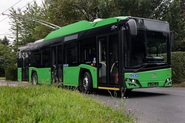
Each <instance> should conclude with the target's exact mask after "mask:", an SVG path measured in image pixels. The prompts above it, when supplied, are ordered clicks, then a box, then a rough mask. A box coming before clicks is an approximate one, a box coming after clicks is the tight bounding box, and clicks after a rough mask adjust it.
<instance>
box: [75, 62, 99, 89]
mask: <svg viewBox="0 0 185 123" xmlns="http://www.w3.org/2000/svg"><path fill="white" fill-rule="evenodd" d="M79 67H80V69H82V68H83V69H87V70H89V71H90V73H91V76H92V83H93V88H97V87H98V85H97V80H98V79H97V68H95V67H93V66H90V65H86V64H81V65H80V66H79Z"/></svg>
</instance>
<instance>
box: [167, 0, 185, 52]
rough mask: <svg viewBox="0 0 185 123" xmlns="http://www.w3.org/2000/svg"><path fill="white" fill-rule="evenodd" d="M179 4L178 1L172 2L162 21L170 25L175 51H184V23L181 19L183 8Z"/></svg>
mask: <svg viewBox="0 0 185 123" xmlns="http://www.w3.org/2000/svg"><path fill="white" fill-rule="evenodd" d="M181 4H182V2H181V1H180V0H174V1H173V2H172V4H171V5H170V8H169V9H168V11H167V13H166V14H165V16H164V20H167V21H168V22H169V23H170V27H171V30H172V32H173V34H174V36H175V41H176V43H175V46H174V50H175V51H177V50H178V51H182V50H184V51H185V46H184V45H183V44H184V43H183V39H184V35H185V23H184V18H183V8H182V5H181ZM183 47H184V48H183Z"/></svg>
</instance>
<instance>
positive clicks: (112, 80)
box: [98, 34, 118, 87]
mask: <svg viewBox="0 0 185 123" xmlns="http://www.w3.org/2000/svg"><path fill="white" fill-rule="evenodd" d="M98 58H99V62H98V66H99V67H98V68H99V71H98V76H99V80H98V82H99V83H98V85H104V86H109V87H111V86H112V87H115V86H118V35H116V34H114V35H113V34H112V35H108V36H103V37H98Z"/></svg>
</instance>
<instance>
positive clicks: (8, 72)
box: [5, 67, 17, 81]
mask: <svg viewBox="0 0 185 123" xmlns="http://www.w3.org/2000/svg"><path fill="white" fill-rule="evenodd" d="M5 78H6V80H12V81H16V80H17V69H16V68H14V67H7V68H6V69H5Z"/></svg>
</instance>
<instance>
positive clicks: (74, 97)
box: [0, 85, 133, 123]
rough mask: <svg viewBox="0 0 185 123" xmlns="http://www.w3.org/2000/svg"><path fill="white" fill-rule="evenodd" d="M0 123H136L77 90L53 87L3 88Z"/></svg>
mask: <svg viewBox="0 0 185 123" xmlns="http://www.w3.org/2000/svg"><path fill="white" fill-rule="evenodd" d="M0 122H1V123H6V122H12V123H20V122H21V123H38V122H39V123H105V122H108V123H114V122H115V123H123V122H133V120H132V118H131V117H130V116H127V115H125V114H123V111H116V110H115V109H112V108H110V107H108V106H105V105H103V104H101V103H99V102H97V101H95V100H93V99H90V98H87V97H86V96H84V95H83V94H80V93H79V92H77V91H69V90H65V89H61V88H56V87H54V86H45V85H42V86H24V87H0Z"/></svg>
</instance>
